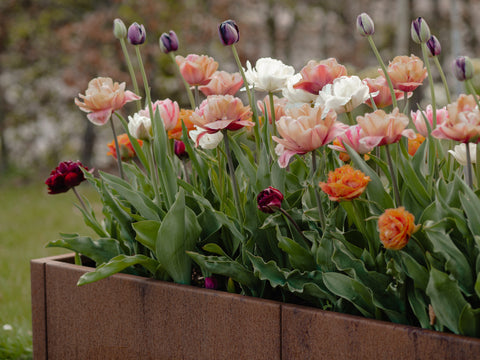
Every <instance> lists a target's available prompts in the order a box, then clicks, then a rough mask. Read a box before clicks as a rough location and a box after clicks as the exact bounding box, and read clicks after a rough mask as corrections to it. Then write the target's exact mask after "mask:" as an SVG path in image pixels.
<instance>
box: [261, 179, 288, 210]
mask: <svg viewBox="0 0 480 360" xmlns="http://www.w3.org/2000/svg"><path fill="white" fill-rule="evenodd" d="M282 201H283V194H282V193H281V192H280V190H278V189H275V188H274V187H272V186H269V187H268V188H266V189H265V190H262V191H261V192H260V193H259V194H258V195H257V206H258V210H260V211H262V212H264V213H267V214H271V213H274V212H275V211H277V210H278V209H280V208H281V207H282Z"/></svg>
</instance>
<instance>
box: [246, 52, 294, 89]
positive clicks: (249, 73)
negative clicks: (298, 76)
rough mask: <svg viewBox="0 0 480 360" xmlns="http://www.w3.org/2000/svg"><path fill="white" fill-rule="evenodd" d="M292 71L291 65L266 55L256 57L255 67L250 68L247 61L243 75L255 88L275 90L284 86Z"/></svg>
mask: <svg viewBox="0 0 480 360" xmlns="http://www.w3.org/2000/svg"><path fill="white" fill-rule="evenodd" d="M294 73H295V69H294V68H293V66H288V65H285V64H284V63H283V62H281V61H280V60H276V59H272V58H269V57H267V58H260V59H258V60H257V62H256V64H255V68H252V65H251V64H250V61H247V70H246V71H245V77H246V79H247V82H248V84H249V85H250V86H254V87H255V89H256V90H260V91H267V92H276V91H280V90H282V89H283V88H284V87H285V86H286V83H287V79H288V78H289V77H291V76H292V75H293V74H294Z"/></svg>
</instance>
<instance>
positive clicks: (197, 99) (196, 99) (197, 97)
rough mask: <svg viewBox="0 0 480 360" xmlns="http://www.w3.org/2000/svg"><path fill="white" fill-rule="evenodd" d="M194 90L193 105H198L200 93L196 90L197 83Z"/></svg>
mask: <svg viewBox="0 0 480 360" xmlns="http://www.w3.org/2000/svg"><path fill="white" fill-rule="evenodd" d="M194 91H195V106H198V105H199V104H200V94H199V91H198V85H195V87H194Z"/></svg>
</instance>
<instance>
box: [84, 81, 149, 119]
mask: <svg viewBox="0 0 480 360" xmlns="http://www.w3.org/2000/svg"><path fill="white" fill-rule="evenodd" d="M78 97H79V98H80V99H82V100H83V102H81V101H80V100H79V99H77V98H75V104H76V105H77V106H78V107H79V108H80V110H82V111H85V112H86V113H88V115H87V118H88V120H90V121H91V122H92V123H93V124H95V125H105V124H106V123H107V121H108V120H109V119H110V117H111V116H112V114H113V112H114V111H117V110H119V109H121V108H122V107H123V105H125V104H126V103H128V102H130V101H134V100H138V99H140V96H137V95H135V94H134V93H133V92H131V91H125V83H121V84H119V83H117V82H115V83H114V82H113V80H112V79H111V78H107V77H98V78H95V79H92V80H90V82H89V83H88V88H87V90H86V91H85V95H82V94H78Z"/></svg>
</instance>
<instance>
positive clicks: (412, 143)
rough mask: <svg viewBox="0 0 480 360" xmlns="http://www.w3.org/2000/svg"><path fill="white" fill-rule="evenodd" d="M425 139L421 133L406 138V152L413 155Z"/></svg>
mask: <svg viewBox="0 0 480 360" xmlns="http://www.w3.org/2000/svg"><path fill="white" fill-rule="evenodd" d="M424 141H425V137H424V136H423V135H422V134H417V135H416V136H415V139H408V153H409V154H410V155H411V156H413V155H415V153H416V152H417V150H418V148H419V147H420V145H422V143H423V142H424Z"/></svg>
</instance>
